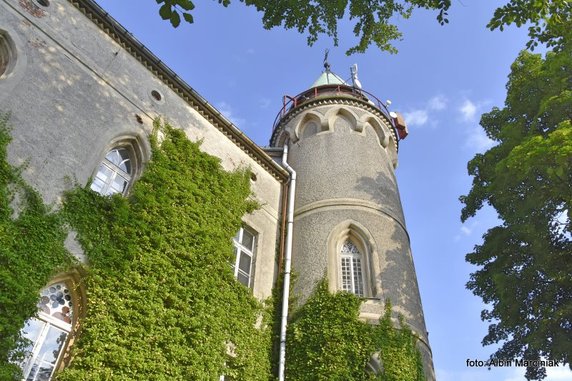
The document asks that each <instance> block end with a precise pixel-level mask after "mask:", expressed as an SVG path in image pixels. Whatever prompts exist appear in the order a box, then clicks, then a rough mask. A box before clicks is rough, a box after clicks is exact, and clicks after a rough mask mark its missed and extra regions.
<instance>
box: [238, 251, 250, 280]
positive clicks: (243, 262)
mask: <svg viewBox="0 0 572 381" xmlns="http://www.w3.org/2000/svg"><path fill="white" fill-rule="evenodd" d="M251 261H252V260H251V258H250V255H248V254H246V253H245V252H242V253H240V261H239V264H238V268H239V269H241V270H242V271H244V272H245V273H246V274H248V275H250V262H251Z"/></svg>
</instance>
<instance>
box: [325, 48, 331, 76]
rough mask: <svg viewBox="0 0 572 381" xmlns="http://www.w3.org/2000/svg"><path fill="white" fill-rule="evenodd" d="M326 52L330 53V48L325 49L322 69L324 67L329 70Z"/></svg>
mask: <svg viewBox="0 0 572 381" xmlns="http://www.w3.org/2000/svg"><path fill="white" fill-rule="evenodd" d="M328 53H330V49H326V52H325V54H324V69H326V71H330V64H329V63H328Z"/></svg>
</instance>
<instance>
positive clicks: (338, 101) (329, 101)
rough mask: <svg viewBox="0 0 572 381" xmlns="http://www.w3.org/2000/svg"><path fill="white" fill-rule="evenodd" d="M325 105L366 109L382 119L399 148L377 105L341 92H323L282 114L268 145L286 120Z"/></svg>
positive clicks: (391, 128)
mask: <svg viewBox="0 0 572 381" xmlns="http://www.w3.org/2000/svg"><path fill="white" fill-rule="evenodd" d="M327 105H348V106H353V107H358V108H360V109H362V110H365V111H368V112H370V113H372V114H374V115H375V116H377V117H378V118H379V119H380V120H381V121H382V123H383V124H384V125H385V126H386V127H387V129H388V130H389V131H390V132H391V134H392V136H393V141H394V142H395V149H396V150H397V149H398V148H399V139H398V138H397V135H396V133H395V130H394V129H393V127H392V126H391V122H390V121H389V120H388V119H387V116H386V115H385V114H384V113H382V112H381V111H380V110H379V109H378V108H377V107H375V106H372V105H371V104H369V103H368V102H365V101H363V100H360V99H358V98H356V97H354V96H351V95H346V94H343V93H341V94H338V93H330V94H324V95H321V96H318V97H316V98H312V99H310V100H308V101H306V102H304V103H303V104H301V105H300V106H298V107H296V108H294V109H292V110H290V111H289V112H288V113H287V114H286V115H284V117H282V119H280V122H279V123H278V125H277V126H276V128H275V129H274V131H273V132H272V139H271V140H270V145H271V146H274V145H276V143H277V141H278V136H279V135H280V133H281V132H282V130H283V128H284V126H285V125H286V124H288V122H290V121H291V120H292V119H294V118H295V117H296V116H298V115H299V114H300V113H302V112H304V111H306V110H308V109H310V108H312V107H318V106H327Z"/></svg>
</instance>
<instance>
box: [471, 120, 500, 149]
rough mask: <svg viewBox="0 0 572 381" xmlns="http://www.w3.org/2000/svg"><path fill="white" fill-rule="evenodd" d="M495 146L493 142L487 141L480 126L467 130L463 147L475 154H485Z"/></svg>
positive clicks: (487, 138)
mask: <svg viewBox="0 0 572 381" xmlns="http://www.w3.org/2000/svg"><path fill="white" fill-rule="evenodd" d="M495 144H496V142H495V141H494V140H491V139H489V137H488V136H487V134H486V133H485V131H484V130H483V129H482V127H481V126H473V127H471V128H470V129H469V130H468V134H467V140H466V141H465V145H466V146H467V147H468V148H470V149H471V150H473V151H475V152H480V153H482V152H485V151H486V150H488V149H489V148H491V147H493V146H494V145H495Z"/></svg>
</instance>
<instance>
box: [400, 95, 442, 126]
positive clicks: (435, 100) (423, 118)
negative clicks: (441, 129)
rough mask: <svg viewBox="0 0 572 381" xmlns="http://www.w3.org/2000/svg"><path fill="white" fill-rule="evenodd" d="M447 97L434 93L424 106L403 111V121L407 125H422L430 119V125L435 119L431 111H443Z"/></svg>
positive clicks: (433, 123)
mask: <svg viewBox="0 0 572 381" xmlns="http://www.w3.org/2000/svg"><path fill="white" fill-rule="evenodd" d="M447 103H448V99H447V98H446V97H445V96H443V95H435V96H434V97H432V98H431V99H429V100H428V101H427V102H426V104H425V106H424V107H421V108H417V109H413V110H409V111H406V112H404V113H403V117H404V118H405V122H406V123H407V125H408V126H423V125H425V124H427V122H429V120H430V119H431V121H432V123H431V125H435V124H436V123H437V121H436V120H435V118H434V115H433V113H432V112H433V111H443V110H445V109H446V108H447Z"/></svg>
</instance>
